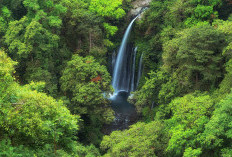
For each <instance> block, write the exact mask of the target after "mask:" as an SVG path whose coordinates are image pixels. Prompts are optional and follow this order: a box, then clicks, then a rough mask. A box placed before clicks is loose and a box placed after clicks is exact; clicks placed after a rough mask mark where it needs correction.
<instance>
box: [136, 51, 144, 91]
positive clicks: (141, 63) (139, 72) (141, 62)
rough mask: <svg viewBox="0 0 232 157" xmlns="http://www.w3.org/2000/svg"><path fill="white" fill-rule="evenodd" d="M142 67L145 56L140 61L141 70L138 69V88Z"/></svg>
mask: <svg viewBox="0 0 232 157" xmlns="http://www.w3.org/2000/svg"><path fill="white" fill-rule="evenodd" d="M142 66H143V54H142V55H141V56H140V60H139V69H138V77H137V85H136V87H138V85H139V80H140V77H141V75H142Z"/></svg>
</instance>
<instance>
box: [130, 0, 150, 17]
mask: <svg viewBox="0 0 232 157" xmlns="http://www.w3.org/2000/svg"><path fill="white" fill-rule="evenodd" d="M151 1H152V0H136V1H134V2H132V6H133V9H131V11H130V12H129V16H136V15H138V14H139V13H140V11H141V10H142V9H143V8H145V7H149V5H150V3H151Z"/></svg>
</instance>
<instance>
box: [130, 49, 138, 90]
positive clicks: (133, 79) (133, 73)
mask: <svg viewBox="0 0 232 157" xmlns="http://www.w3.org/2000/svg"><path fill="white" fill-rule="evenodd" d="M136 54H137V47H135V49H134V57H133V66H132V78H131V91H134V90H135V61H136V60H135V59H136Z"/></svg>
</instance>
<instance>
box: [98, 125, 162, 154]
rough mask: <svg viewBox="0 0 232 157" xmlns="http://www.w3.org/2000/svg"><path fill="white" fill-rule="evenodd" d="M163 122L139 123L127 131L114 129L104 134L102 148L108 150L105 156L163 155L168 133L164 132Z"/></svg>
mask: <svg viewBox="0 0 232 157" xmlns="http://www.w3.org/2000/svg"><path fill="white" fill-rule="evenodd" d="M163 127H164V126H163V124H162V123H161V122H156V121H153V122H151V123H148V124H145V123H141V122H140V123H137V124H134V125H132V126H131V127H130V129H129V130H125V131H114V132H113V133H112V134H111V135H109V136H104V138H103V141H102V143H101V149H102V150H107V153H106V154H105V156H111V157H116V156H135V157H140V156H156V155H159V156H162V155H164V154H162V150H163V149H164V147H165V142H166V141H165V140H166V135H165V134H164V133H163V132H162V129H163Z"/></svg>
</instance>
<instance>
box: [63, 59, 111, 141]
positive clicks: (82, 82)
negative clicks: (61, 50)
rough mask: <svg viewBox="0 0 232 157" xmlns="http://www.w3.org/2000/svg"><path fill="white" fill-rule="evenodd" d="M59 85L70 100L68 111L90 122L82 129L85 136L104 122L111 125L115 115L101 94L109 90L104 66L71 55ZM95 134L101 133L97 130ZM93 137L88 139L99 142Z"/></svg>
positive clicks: (108, 81)
mask: <svg viewBox="0 0 232 157" xmlns="http://www.w3.org/2000/svg"><path fill="white" fill-rule="evenodd" d="M60 82H61V88H62V89H63V91H64V92H65V93H66V94H67V95H68V96H69V97H70V98H71V102H72V105H71V106H70V109H71V110H72V111H73V112H74V113H78V114H81V115H82V116H83V117H85V118H84V120H85V121H90V125H89V126H88V125H86V126H85V129H86V131H87V132H88V133H90V134H92V130H91V129H94V127H96V128H98V129H100V128H101V125H102V124H103V123H110V122H112V120H113V118H114V115H113V114H114V112H113V110H112V109H111V108H110V107H109V101H108V100H107V99H106V98H105V97H104V95H103V92H106V93H108V92H111V91H112V89H111V85H110V83H111V80H110V75H109V73H108V72H107V70H106V67H105V66H102V65H100V64H99V63H98V62H96V61H95V59H94V58H93V57H91V56H88V57H85V58H84V57H81V56H79V55H73V57H72V60H71V61H69V62H68V63H67V66H66V68H65V70H64V72H63V75H62V77H61V81H60ZM98 129H97V130H98ZM97 132H98V133H97ZM88 133H87V134H88ZM95 133H97V134H100V133H99V131H95ZM97 134H95V135H97ZM95 135H91V136H89V137H88V138H90V139H91V138H94V139H96V140H94V141H98V138H99V137H95ZM97 136H98V135H97ZM92 141H93V140H92Z"/></svg>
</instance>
